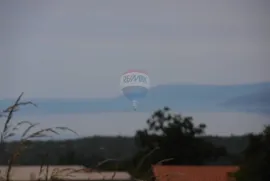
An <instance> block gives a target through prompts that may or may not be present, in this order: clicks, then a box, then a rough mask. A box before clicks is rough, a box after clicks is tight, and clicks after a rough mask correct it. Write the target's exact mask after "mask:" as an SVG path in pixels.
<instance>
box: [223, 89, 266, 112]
mask: <svg viewBox="0 0 270 181" xmlns="http://www.w3.org/2000/svg"><path fill="white" fill-rule="evenodd" d="M224 106H226V107H228V108H231V109H238V110H242V111H248V112H260V113H270V89H265V90H263V91H259V92H256V93H252V94H249V95H243V96H239V97H235V98H233V99H230V100H228V101H227V102H225V103H224Z"/></svg>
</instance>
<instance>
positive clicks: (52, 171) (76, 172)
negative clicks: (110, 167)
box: [0, 165, 131, 181]
mask: <svg viewBox="0 0 270 181" xmlns="http://www.w3.org/2000/svg"><path fill="white" fill-rule="evenodd" d="M7 168H8V167H7V166H0V172H1V173H0V175H1V176H2V178H3V177H4V178H5V176H6V171H7ZM46 175H47V177H48V178H52V177H56V178H62V179H68V180H130V179H131V176H130V174H129V173H127V172H103V171H102V172H99V171H91V170H90V171H89V169H86V168H85V167H83V166H76V165H75V166H72V165H68V166H54V165H52V166H49V167H48V169H47V167H46V166H44V167H43V169H42V171H41V167H40V166H13V167H12V169H11V172H10V179H11V180H20V181H26V180H27V181H29V180H37V179H39V178H40V179H41V180H45V179H46Z"/></svg>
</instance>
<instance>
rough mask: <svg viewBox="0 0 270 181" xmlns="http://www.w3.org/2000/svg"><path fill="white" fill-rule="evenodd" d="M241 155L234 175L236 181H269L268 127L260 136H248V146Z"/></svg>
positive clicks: (269, 132) (269, 144)
mask: <svg viewBox="0 0 270 181" xmlns="http://www.w3.org/2000/svg"><path fill="white" fill-rule="evenodd" d="M243 154H244V159H243V161H242V163H241V165H240V170H239V171H238V172H237V173H236V174H235V178H236V179H237V181H269V180H270V126H267V127H266V128H265V129H264V131H263V132H262V133H261V134H258V135H253V134H251V135H250V136H249V145H248V147H247V148H246V150H245V151H244V153H243Z"/></svg>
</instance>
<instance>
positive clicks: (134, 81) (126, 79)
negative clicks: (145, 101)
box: [120, 70, 150, 101]
mask: <svg viewBox="0 0 270 181" xmlns="http://www.w3.org/2000/svg"><path fill="white" fill-rule="evenodd" d="M120 86H121V89H122V92H123V94H124V96H125V97H127V98H128V99H129V100H130V101H138V100H139V99H142V98H144V97H145V96H146V94H147V92H148V89H149V87H150V80H149V77H148V75H147V74H146V73H145V72H142V71H133V70H131V71H128V72H126V73H124V74H123V75H122V76H121V81H120Z"/></svg>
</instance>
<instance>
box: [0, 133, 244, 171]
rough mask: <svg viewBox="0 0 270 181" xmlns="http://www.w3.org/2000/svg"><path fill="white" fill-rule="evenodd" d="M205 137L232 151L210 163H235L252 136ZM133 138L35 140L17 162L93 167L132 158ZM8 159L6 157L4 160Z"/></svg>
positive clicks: (9, 148)
mask: <svg viewBox="0 0 270 181" xmlns="http://www.w3.org/2000/svg"><path fill="white" fill-rule="evenodd" d="M203 139H205V140H207V141H209V142H212V143H213V144H214V145H217V146H223V147H225V148H226V150H227V152H228V153H229V154H228V156H226V157H225V158H220V159H219V160H217V161H215V162H214V163H209V164H224V165H226V164H233V163H235V162H237V160H238V159H239V157H240V156H241V152H242V151H243V150H244V149H245V148H246V147H247V145H248V136H229V137H220V136H204V137H203ZM16 146H17V142H8V143H6V145H5V153H3V154H4V155H5V156H4V155H2V160H1V163H0V164H2V165H3V164H6V163H7V160H8V158H9V156H10V155H11V154H12V152H13V151H14V149H16ZM138 149H139V147H138V146H137V145H136V143H135V140H134V138H133V137H122V136H115V137H108V136H94V137H88V138H81V139H74V140H64V141H33V143H32V144H30V146H29V147H28V148H27V150H25V151H24V152H23V153H22V156H21V157H20V158H19V159H18V160H17V163H16V164H22V165H39V164H41V162H44V160H45V161H46V164H53V165H85V166H88V167H92V166H94V165H96V164H97V163H98V162H100V161H103V160H105V159H118V160H122V161H125V160H128V159H130V158H131V157H132V156H133V155H134V154H135V153H136V152H137V151H138ZM3 158H4V159H3Z"/></svg>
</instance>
